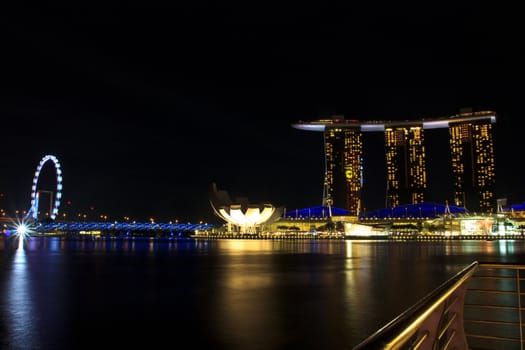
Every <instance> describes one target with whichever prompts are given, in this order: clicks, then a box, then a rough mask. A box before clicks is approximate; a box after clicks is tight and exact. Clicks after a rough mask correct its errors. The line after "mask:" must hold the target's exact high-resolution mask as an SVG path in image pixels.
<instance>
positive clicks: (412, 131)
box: [385, 125, 427, 208]
mask: <svg viewBox="0 0 525 350" xmlns="http://www.w3.org/2000/svg"><path fill="white" fill-rule="evenodd" d="M423 135H424V134H423V127H422V126H421V125H417V126H416V125H414V126H411V127H395V126H394V127H387V128H385V155H386V167H387V184H386V186H387V198H386V202H387V207H389V208H393V207H397V206H398V205H400V204H407V203H410V204H416V203H423V202H424V201H425V190H426V187H427V176H426V161H425V145H424V137H423Z"/></svg>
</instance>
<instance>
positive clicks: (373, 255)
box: [0, 237, 525, 350]
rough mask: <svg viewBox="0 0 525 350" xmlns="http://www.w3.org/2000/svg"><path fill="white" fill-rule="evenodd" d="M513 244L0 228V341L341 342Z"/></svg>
mask: <svg viewBox="0 0 525 350" xmlns="http://www.w3.org/2000/svg"><path fill="white" fill-rule="evenodd" d="M524 249H525V248H524V245H523V244H522V242H521V241H448V242H424V243H419V242H387V241H365V240H356V241H344V240H334V241H331V240H196V241H194V240H190V239H188V240H169V239H164V240H163V239H150V238H137V239H131V238H130V239H102V238H96V239H94V238H83V239H78V240H67V239H63V238H58V237H54V238H34V239H31V240H29V241H27V242H26V244H25V245H24V246H23V249H16V246H15V244H14V243H13V241H12V240H10V239H7V238H6V237H3V238H0V254H1V255H0V257H1V260H0V261H1V262H2V264H1V265H0V268H1V270H0V287H1V293H2V294H1V296H2V298H1V299H0V348H2V349H4V348H6V349H18V348H20V349H31V348H41V349H46V348H53V349H60V350H61V349H78V348H100V347H102V348H108V347H109V346H110V345H111V346H114V347H116V348H125V347H129V348H137V344H138V343H140V342H142V343H147V344H148V346H147V348H158V347H160V346H162V345H163V344H165V343H166V342H168V343H173V341H174V339H183V338H185V337H186V338H187V337H189V336H194V337H192V338H191V339H192V342H193V346H195V347H206V348H213V349H282V348H301V349H319V348H322V349H327V350H329V349H341V348H351V347H352V346H353V345H356V344H357V343H358V342H359V341H361V340H362V339H364V338H365V337H367V336H368V335H370V334H371V333H373V332H374V331H375V330H377V329H378V328H380V327H381V326H383V325H385V324H386V323H387V322H388V321H390V320H391V319H393V318H394V317H395V316H397V315H399V314H400V313H401V312H402V311H404V310H405V309H406V308H407V307H409V306H411V305H412V304H414V303H415V302H416V301H418V300H419V299H420V298H422V297H423V296H425V295H426V294H427V293H429V292H430V291H431V290H432V289H433V288H435V287H437V286H439V285H440V284H441V283H443V282H444V281H445V280H446V279H448V278H450V277H451V276H452V275H453V274H455V273H456V272H458V271H459V270H461V269H462V268H463V267H465V266H466V265H468V264H470V263H471V262H472V261H474V260H482V261H486V262H487V261H488V262H490V261H494V262H496V261H504V262H512V261H514V262H521V261H525V260H524V259H523V253H524ZM2 330H5V331H4V332H2ZM122 334H128V335H132V336H129V337H122ZM13 344H20V347H16V346H14V345H13Z"/></svg>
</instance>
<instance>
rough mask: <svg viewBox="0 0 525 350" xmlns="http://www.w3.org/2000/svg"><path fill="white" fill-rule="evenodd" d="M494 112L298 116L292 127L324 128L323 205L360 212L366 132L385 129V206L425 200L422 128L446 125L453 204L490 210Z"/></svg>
mask: <svg viewBox="0 0 525 350" xmlns="http://www.w3.org/2000/svg"><path fill="white" fill-rule="evenodd" d="M495 122H496V114H495V112H492V111H483V112H472V111H469V112H461V113H459V114H457V115H454V116H451V117H445V118H435V119H421V120H412V121H410V120H405V121H364V122H360V121H357V120H350V119H345V118H344V117H342V116H334V117H332V118H331V119H321V120H317V121H310V122H304V121H299V122H298V123H295V124H293V125H292V127H294V128H296V129H300V130H307V131H319V132H323V133H324V144H325V182H324V190H323V205H333V206H337V207H341V208H345V209H347V210H349V212H350V215H355V216H358V215H360V214H361V213H360V210H361V207H362V199H361V192H362V189H363V183H364V181H363V180H364V179H363V169H364V166H363V163H364V161H363V152H362V149H363V138H362V133H363V132H383V133H384V134H385V156H386V172H387V174H386V177H387V188H386V193H387V195H386V207H395V206H399V205H402V204H417V203H423V202H424V201H426V200H427V199H426V198H425V197H426V191H427V171H428V170H427V166H426V146H425V142H424V132H426V130H431V129H438V128H448V129H449V132H450V152H451V158H452V163H451V171H452V173H453V176H454V193H453V194H451V196H453V197H454V204H455V205H457V206H466V207H467V209H468V210H473V211H480V212H489V211H491V209H492V208H493V207H495V204H496V203H495V200H494V187H495V186H494V185H495V167H494V143H493V125H492V124H494V123H495Z"/></svg>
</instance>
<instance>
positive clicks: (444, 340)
mask: <svg viewBox="0 0 525 350" xmlns="http://www.w3.org/2000/svg"><path fill="white" fill-rule="evenodd" d="M477 267H478V262H477V261H475V262H473V263H472V264H470V265H469V266H467V267H466V268H464V269H463V270H461V271H460V272H458V273H457V274H456V275H455V276H453V277H452V278H450V279H449V280H448V281H446V282H445V283H443V284H442V285H441V286H439V287H438V288H436V289H435V290H434V291H432V292H431V293H430V294H428V295H427V296H425V297H424V298H423V299H421V300H420V301H419V302H418V303H416V304H415V305H414V306H412V307H411V308H409V309H408V310H406V311H405V312H403V313H402V314H401V315H399V316H398V317H396V318H395V319H393V320H392V321H390V322H389V323H388V324H386V325H385V326H384V327H382V328H381V329H379V330H378V331H377V332H375V333H374V334H372V335H371V336H370V337H368V338H366V339H365V340H364V341H363V342H361V343H360V344H358V345H357V346H356V347H354V348H353V349H354V350H363V349H414V350H415V349H425V350H427V349H428V350H438V349H440V350H444V349H458V350H460V349H461V350H466V349H468V345H467V338H466V336H465V332H464V328H463V304H464V299H465V294H466V292H467V284H468V281H469V279H470V278H471V276H472V275H473V274H474V272H475V271H476V269H477Z"/></svg>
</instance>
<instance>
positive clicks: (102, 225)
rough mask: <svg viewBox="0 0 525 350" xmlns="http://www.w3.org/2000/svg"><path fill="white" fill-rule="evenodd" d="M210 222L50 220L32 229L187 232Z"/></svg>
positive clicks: (48, 230)
mask: <svg viewBox="0 0 525 350" xmlns="http://www.w3.org/2000/svg"><path fill="white" fill-rule="evenodd" d="M212 227H213V225H210V224H190V223H188V224H181V223H150V222H142V223H141V222H132V223H131V222H116V223H109V222H51V223H37V224H35V225H34V227H32V230H33V231H34V232H37V233H45V232H53V231H66V232H74V231H131V232H153V231H157V232H158V231H176V232H189V231H196V230H210V229H211V228H212Z"/></svg>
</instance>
